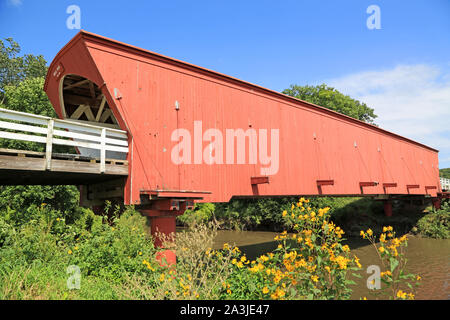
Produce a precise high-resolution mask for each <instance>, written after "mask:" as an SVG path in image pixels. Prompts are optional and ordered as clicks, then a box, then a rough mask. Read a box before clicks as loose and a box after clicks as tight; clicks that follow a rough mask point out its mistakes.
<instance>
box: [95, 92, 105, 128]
mask: <svg viewBox="0 0 450 320" xmlns="http://www.w3.org/2000/svg"><path fill="white" fill-rule="evenodd" d="M105 103H106V97H105V96H103V98H102V102H101V103H100V107H99V108H98V111H97V116H96V117H95V121H96V122H98V121H99V120H100V117H101V115H102V112H103V108H104V107H105Z"/></svg>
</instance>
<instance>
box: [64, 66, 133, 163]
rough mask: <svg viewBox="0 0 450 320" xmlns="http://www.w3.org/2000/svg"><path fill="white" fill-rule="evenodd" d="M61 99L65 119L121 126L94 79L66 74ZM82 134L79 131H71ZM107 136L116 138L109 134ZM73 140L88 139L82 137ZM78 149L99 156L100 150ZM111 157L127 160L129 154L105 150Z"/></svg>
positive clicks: (82, 153)
mask: <svg viewBox="0 0 450 320" xmlns="http://www.w3.org/2000/svg"><path fill="white" fill-rule="evenodd" d="M59 92H60V99H61V107H62V112H63V117H64V119H67V120H71V121H75V122H82V123H87V124H92V125H95V126H101V127H107V128H113V129H120V126H119V124H118V122H117V119H116V118H115V117H114V114H113V112H112V110H111V108H110V106H109V105H108V102H107V101H106V97H105V96H104V95H103V93H102V91H101V89H100V88H99V87H98V86H97V85H96V84H95V83H94V82H93V81H91V80H89V79H86V78H84V77H81V76H79V75H75V74H68V75H66V76H64V78H63V80H62V81H61V84H60V90H59ZM69 131H73V132H75V133H81V132H78V131H76V130H69ZM107 138H117V137H116V136H107ZM73 140H74V141H79V142H86V141H83V140H82V139H76V138H74V139H73ZM77 150H78V152H79V153H80V154H81V155H83V156H88V157H93V158H99V157H100V151H99V150H94V149H89V148H84V147H78V148H77ZM106 157H107V158H109V159H119V160H125V159H126V153H123V152H115V151H106Z"/></svg>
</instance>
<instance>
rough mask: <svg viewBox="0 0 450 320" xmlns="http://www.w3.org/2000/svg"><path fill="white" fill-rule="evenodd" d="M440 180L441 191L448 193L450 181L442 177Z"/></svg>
mask: <svg viewBox="0 0 450 320" xmlns="http://www.w3.org/2000/svg"><path fill="white" fill-rule="evenodd" d="M439 179H440V180H441V189H442V190H446V191H448V190H450V179H447V178H442V177H440V178H439Z"/></svg>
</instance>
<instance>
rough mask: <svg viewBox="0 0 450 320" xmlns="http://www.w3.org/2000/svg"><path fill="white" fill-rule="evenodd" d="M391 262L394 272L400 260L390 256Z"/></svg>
mask: <svg viewBox="0 0 450 320" xmlns="http://www.w3.org/2000/svg"><path fill="white" fill-rule="evenodd" d="M389 263H390V267H391V272H394V270H395V268H397V266H398V263H399V262H398V260H397V259H395V258H392V257H391V258H389Z"/></svg>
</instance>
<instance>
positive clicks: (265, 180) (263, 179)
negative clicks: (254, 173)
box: [250, 177, 269, 185]
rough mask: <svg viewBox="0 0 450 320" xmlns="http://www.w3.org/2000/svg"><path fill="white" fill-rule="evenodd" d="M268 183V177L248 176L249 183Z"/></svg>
mask: <svg viewBox="0 0 450 320" xmlns="http://www.w3.org/2000/svg"><path fill="white" fill-rule="evenodd" d="M264 183H269V177H250V184H252V185H255V184H264Z"/></svg>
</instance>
